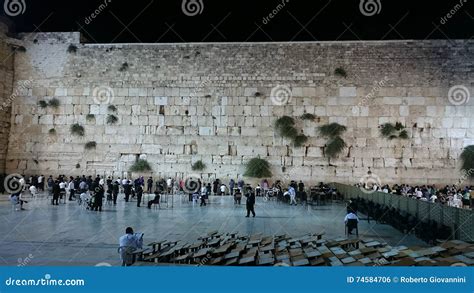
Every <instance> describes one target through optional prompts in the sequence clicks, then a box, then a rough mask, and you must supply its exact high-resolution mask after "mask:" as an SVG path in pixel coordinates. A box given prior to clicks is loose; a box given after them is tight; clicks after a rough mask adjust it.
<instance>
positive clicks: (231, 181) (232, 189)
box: [229, 179, 235, 196]
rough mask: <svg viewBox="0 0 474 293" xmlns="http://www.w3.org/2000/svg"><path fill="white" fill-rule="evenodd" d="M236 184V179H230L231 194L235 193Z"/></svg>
mask: <svg viewBox="0 0 474 293" xmlns="http://www.w3.org/2000/svg"><path fill="white" fill-rule="evenodd" d="M234 186H235V181H234V179H230V181H229V190H230V195H231V196H233V195H234Z"/></svg>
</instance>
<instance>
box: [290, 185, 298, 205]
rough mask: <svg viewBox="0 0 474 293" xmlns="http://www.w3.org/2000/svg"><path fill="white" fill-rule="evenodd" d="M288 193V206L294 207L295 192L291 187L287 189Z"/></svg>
mask: <svg viewBox="0 0 474 293" xmlns="http://www.w3.org/2000/svg"><path fill="white" fill-rule="evenodd" d="M288 193H289V194H290V206H291V205H292V204H293V203H294V204H295V205H296V191H295V189H294V188H293V186H290V187H289V188H288Z"/></svg>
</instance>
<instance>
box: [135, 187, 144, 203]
mask: <svg viewBox="0 0 474 293" xmlns="http://www.w3.org/2000/svg"><path fill="white" fill-rule="evenodd" d="M135 193H136V195H137V207H140V204H141V202H142V196H143V187H142V186H141V185H137V186H135Z"/></svg>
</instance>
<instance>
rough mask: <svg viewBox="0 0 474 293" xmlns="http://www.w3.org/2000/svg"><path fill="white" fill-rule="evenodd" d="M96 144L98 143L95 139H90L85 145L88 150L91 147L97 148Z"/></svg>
mask: <svg viewBox="0 0 474 293" xmlns="http://www.w3.org/2000/svg"><path fill="white" fill-rule="evenodd" d="M96 146H97V143H96V142H95V141H89V142H87V143H86V144H85V145H84V148H85V149H86V150H90V149H95V148H96Z"/></svg>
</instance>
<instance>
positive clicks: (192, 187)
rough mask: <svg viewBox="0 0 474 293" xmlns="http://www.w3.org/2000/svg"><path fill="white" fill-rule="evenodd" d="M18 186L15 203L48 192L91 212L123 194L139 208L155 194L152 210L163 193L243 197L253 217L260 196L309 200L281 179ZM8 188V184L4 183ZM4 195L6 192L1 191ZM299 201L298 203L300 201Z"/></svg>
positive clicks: (34, 181) (63, 180) (46, 181)
mask: <svg viewBox="0 0 474 293" xmlns="http://www.w3.org/2000/svg"><path fill="white" fill-rule="evenodd" d="M18 181H19V182H18V183H19V184H18V185H19V186H21V189H20V190H17V192H14V193H13V194H11V196H10V200H11V201H12V203H14V204H20V206H21V208H22V209H23V204H24V203H27V201H25V200H24V199H22V194H23V193H24V192H26V191H27V190H28V191H29V192H30V194H31V196H32V197H36V196H37V194H39V193H43V192H46V193H47V194H48V196H50V197H51V204H52V205H59V203H60V202H66V201H68V200H69V201H77V202H78V203H79V204H80V205H84V206H86V208H87V209H90V210H94V211H102V206H103V202H104V199H106V200H107V202H109V203H110V204H113V205H116V204H117V199H118V196H119V194H120V193H123V194H124V198H123V199H124V201H125V202H129V201H131V200H132V199H135V200H136V204H137V206H138V207H140V206H141V204H142V199H143V195H144V193H147V194H154V197H153V198H152V199H151V200H149V201H148V202H147V204H146V207H147V208H151V207H152V206H153V205H154V204H156V205H159V204H160V199H161V197H162V195H163V194H171V195H173V194H177V193H181V194H183V193H184V194H188V195H189V201H192V202H195V203H197V202H200V206H206V205H207V204H209V196H211V195H215V196H223V195H230V196H232V197H233V199H234V203H235V204H241V201H242V198H243V197H245V198H246V206H247V210H248V213H249V215H250V214H252V215H253V216H255V211H254V208H253V207H254V205H255V198H256V197H265V199H277V200H280V201H283V202H287V203H289V204H290V205H297V204H298V202H304V201H306V200H307V194H306V191H305V185H304V183H303V182H302V181H299V182H296V181H291V182H290V184H289V185H288V186H285V187H284V185H283V184H282V182H281V181H280V180H276V181H275V182H273V183H270V182H269V180H268V179H264V180H261V182H260V183H258V184H256V186H255V185H254V186H252V185H251V184H249V183H245V182H244V180H243V179H242V178H239V179H238V180H234V179H230V180H229V182H228V184H225V183H223V181H221V180H220V179H215V180H213V181H212V182H208V183H205V182H201V179H199V178H185V179H174V178H171V177H168V178H167V179H165V178H158V179H156V180H155V179H154V178H152V177H149V178H147V179H146V178H144V177H143V176H141V177H138V178H135V179H134V180H132V179H129V178H114V177H112V176H108V177H104V176H100V175H97V176H95V177H93V176H86V175H82V176H76V177H73V176H69V177H67V176H66V175H59V176H57V177H53V176H52V175H49V176H48V177H45V176H44V175H39V176H38V175H32V176H29V177H24V176H23V177H20V178H19V179H18ZM2 187H4V184H2ZM0 192H4V190H0ZM297 200H298V201H297Z"/></svg>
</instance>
